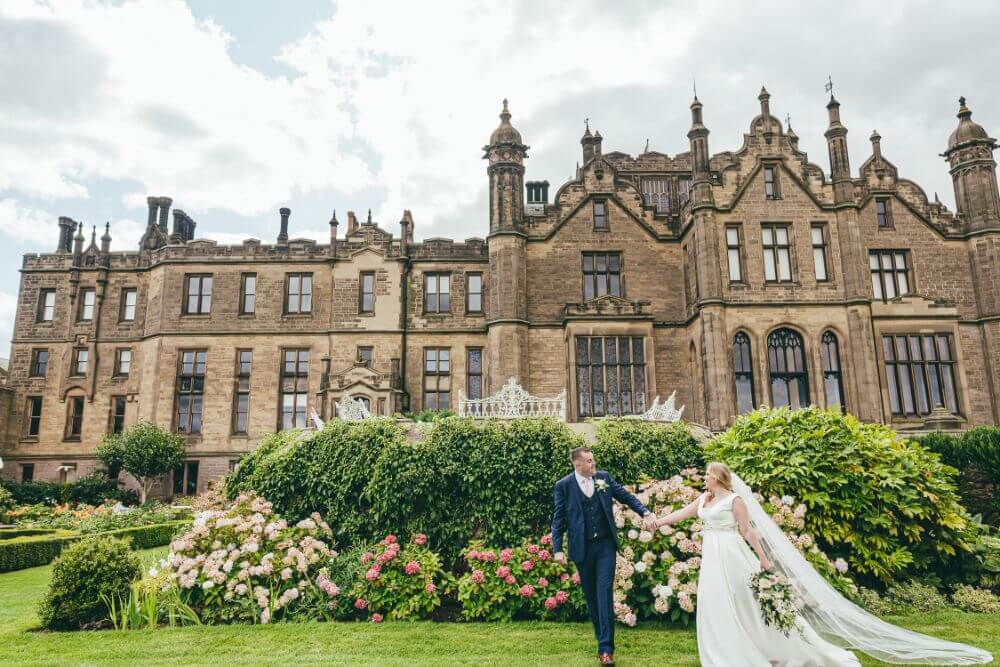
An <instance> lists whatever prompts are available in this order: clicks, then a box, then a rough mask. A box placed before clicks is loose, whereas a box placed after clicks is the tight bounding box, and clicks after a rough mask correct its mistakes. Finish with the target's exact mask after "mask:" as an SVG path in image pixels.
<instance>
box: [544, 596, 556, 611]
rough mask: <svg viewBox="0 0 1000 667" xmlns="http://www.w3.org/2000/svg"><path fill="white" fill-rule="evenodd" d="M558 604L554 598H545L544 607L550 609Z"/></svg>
mask: <svg viewBox="0 0 1000 667" xmlns="http://www.w3.org/2000/svg"><path fill="white" fill-rule="evenodd" d="M558 605H559V603H558V602H556V599H555V598H545V608H546V609H548V610H549V611H552V610H553V609H555V608H556V607H557V606H558Z"/></svg>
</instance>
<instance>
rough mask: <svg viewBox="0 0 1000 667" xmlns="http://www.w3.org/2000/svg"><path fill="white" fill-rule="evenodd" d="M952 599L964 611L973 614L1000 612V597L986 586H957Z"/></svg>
mask: <svg viewBox="0 0 1000 667" xmlns="http://www.w3.org/2000/svg"><path fill="white" fill-rule="evenodd" d="M951 601H952V602H953V603H954V604H955V606H956V607H958V608H959V609H961V610H962V611H967V612H970V613H973V614H1000V597H997V595H996V594H995V593H994V592H993V591H991V590H987V589H985V588H974V587H972V586H965V585H959V586H956V587H955V590H954V592H953V593H952V594H951Z"/></svg>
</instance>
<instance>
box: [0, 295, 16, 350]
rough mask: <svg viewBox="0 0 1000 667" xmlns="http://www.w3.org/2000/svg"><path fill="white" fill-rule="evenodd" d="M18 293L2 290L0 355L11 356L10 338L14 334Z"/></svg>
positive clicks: (0, 304)
mask: <svg viewBox="0 0 1000 667" xmlns="http://www.w3.org/2000/svg"><path fill="white" fill-rule="evenodd" d="M16 316H17V295H16V294H12V293H10V292H6V291H0V357H7V358H8V359H9V358H10V339H11V337H12V336H13V335H14V318H15V317H16Z"/></svg>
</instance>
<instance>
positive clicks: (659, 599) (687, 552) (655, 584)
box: [614, 468, 857, 626]
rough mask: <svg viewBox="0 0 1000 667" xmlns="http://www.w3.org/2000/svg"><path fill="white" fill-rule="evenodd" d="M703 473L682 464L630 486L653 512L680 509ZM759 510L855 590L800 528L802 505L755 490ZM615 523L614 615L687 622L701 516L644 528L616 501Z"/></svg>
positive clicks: (842, 567)
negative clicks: (662, 477)
mask: <svg viewBox="0 0 1000 667" xmlns="http://www.w3.org/2000/svg"><path fill="white" fill-rule="evenodd" d="M703 483H704V476H703V475H702V474H701V473H700V472H699V471H698V470H697V469H695V468H686V469H684V470H682V471H681V474H679V475H674V476H673V477H671V478H670V479H666V480H659V481H654V482H648V483H644V484H639V485H638V486H637V487H634V488H632V489H631V490H632V491H633V492H634V493H635V494H636V497H637V498H638V499H639V500H640V502H642V503H643V504H644V505H646V507H648V508H649V509H651V510H652V511H653V512H654V513H656V514H657V515H658V516H664V515H666V514H669V513H670V512H673V511H675V510H678V509H681V508H682V507H684V506H685V505H687V504H688V503H690V502H691V501H693V500H695V499H696V498H697V497H698V495H699V494H700V493H701V489H702V487H703ZM756 497H757V500H758V501H760V502H761V505H762V506H763V507H764V509H765V511H767V512H768V514H770V515H771V518H772V519H773V520H774V522H775V523H777V524H778V525H779V526H781V527H782V529H783V530H784V531H785V534H786V535H787V536H788V538H789V540H791V542H792V544H794V545H795V547H796V548H797V549H798V550H799V551H800V552H801V553H802V554H803V555H804V556H805V558H806V560H808V561H809V562H810V563H811V564H812V565H813V567H815V568H816V570H817V571H818V572H819V573H820V574H822V575H823V576H824V577H826V579H827V581H829V582H830V583H831V585H833V586H834V587H835V588H837V589H838V590H840V591H841V592H843V593H846V594H848V595H854V594H855V593H856V592H857V589H856V587H855V586H854V583H853V582H852V581H851V579H850V578H848V577H847V576H846V573H847V563H846V562H845V561H843V560H842V559H837V560H836V561H831V560H830V559H829V558H828V557H827V556H826V554H824V553H823V552H822V551H820V549H819V547H818V546H816V541H815V540H814V539H813V537H812V535H810V534H809V533H806V532H803V531H804V527H805V517H806V507H805V505H803V504H801V503H796V502H795V499H794V498H792V497H790V496H786V497H784V498H777V497H772V498H768V499H764V498H762V497H761V496H760V495H759V494H758V495H756ZM614 512H615V524H616V525H617V527H618V529H619V541H620V543H621V544H620V547H621V548H620V550H619V554H618V562H617V566H616V569H615V593H614V601H615V616H616V618H617V619H618V620H619V621H621V622H622V623H624V624H626V625H630V626H631V625H635V623H636V622H637V621H638V620H640V619H646V618H658V617H659V618H664V617H665V618H667V619H669V620H671V621H674V622H681V623H683V624H685V625H686V624H688V623H689V622H690V621H691V620H692V619H693V616H694V612H695V605H696V597H697V596H696V594H697V591H698V573H699V570H700V568H701V535H700V531H701V529H702V525H701V522H700V521H699V520H698V519H697V517H695V518H693V519H688V520H686V521H683V522H681V523H679V524H675V525H673V526H661V527H660V528H659V529H657V530H656V531H655V532H651V531H647V530H644V529H643V527H642V518H641V517H640V516H639V515H638V514H636V513H635V512H633V511H632V510H630V509H628V508H626V507H623V506H621V505H618V504H616V505H615V508H614Z"/></svg>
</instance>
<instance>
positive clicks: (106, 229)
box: [104, 220, 111, 234]
mask: <svg viewBox="0 0 1000 667" xmlns="http://www.w3.org/2000/svg"><path fill="white" fill-rule="evenodd" d="M104 233H105V234H110V233H111V221H110V220H109V221H107V222H105V223H104Z"/></svg>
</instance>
